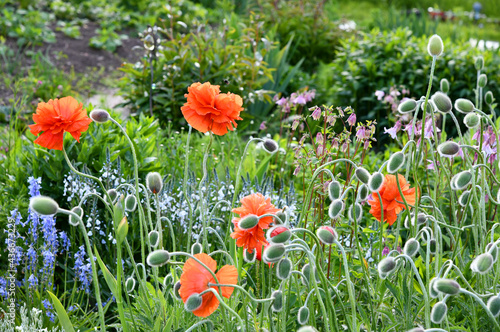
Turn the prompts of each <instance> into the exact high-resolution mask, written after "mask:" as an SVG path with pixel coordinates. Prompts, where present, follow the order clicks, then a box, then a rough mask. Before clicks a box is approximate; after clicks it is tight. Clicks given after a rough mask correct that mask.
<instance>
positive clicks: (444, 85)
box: [439, 78, 450, 93]
mask: <svg viewBox="0 0 500 332" xmlns="http://www.w3.org/2000/svg"><path fill="white" fill-rule="evenodd" d="M439 88H440V90H441V92H443V93H448V91H450V82H449V81H448V80H447V79H446V78H443V79H442V80H441V82H439Z"/></svg>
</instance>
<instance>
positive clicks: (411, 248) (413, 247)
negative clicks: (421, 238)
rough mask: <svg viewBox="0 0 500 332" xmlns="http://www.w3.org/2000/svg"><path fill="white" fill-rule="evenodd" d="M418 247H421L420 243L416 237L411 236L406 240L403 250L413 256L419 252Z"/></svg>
mask: <svg viewBox="0 0 500 332" xmlns="http://www.w3.org/2000/svg"><path fill="white" fill-rule="evenodd" d="M418 249H420V243H419V242H418V241H417V240H415V238H411V239H408V241H406V243H405V246H404V248H403V252H404V254H405V255H408V256H410V257H413V256H415V255H416V254H417V253H418Z"/></svg>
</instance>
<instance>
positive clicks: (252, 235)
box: [231, 193, 281, 252]
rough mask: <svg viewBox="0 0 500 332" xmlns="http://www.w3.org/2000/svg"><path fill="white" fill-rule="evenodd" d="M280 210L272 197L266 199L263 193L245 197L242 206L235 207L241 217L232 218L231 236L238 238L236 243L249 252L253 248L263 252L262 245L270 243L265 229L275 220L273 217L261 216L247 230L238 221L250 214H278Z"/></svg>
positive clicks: (258, 215) (235, 211) (234, 210)
mask: <svg viewBox="0 0 500 332" xmlns="http://www.w3.org/2000/svg"><path fill="white" fill-rule="evenodd" d="M279 211H281V210H280V209H277V208H276V207H275V206H274V205H273V204H271V199H270V198H267V199H266V198H265V197H264V196H263V195H262V194H259V193H257V194H251V195H248V196H245V197H243V198H242V199H241V207H239V208H236V209H233V212H234V213H236V214H239V215H240V217H239V218H233V220H232V222H233V224H234V232H233V233H231V237H232V238H233V239H236V245H237V246H238V247H243V248H245V249H247V250H248V252H251V251H253V249H256V250H257V252H258V251H259V250H260V251H261V252H262V246H265V245H266V244H268V243H267V241H266V236H265V233H264V230H265V229H268V228H269V225H270V224H271V223H272V222H273V217H263V218H260V219H259V223H258V224H257V225H256V226H255V227H253V228H250V229H245V230H243V229H241V228H239V227H238V223H239V221H240V220H241V218H243V217H245V216H247V215H249V214H253V215H256V216H257V217H260V216H262V215H264V214H276V213H277V212H279Z"/></svg>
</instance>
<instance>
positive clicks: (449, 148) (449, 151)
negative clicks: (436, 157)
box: [437, 141, 460, 157]
mask: <svg viewBox="0 0 500 332" xmlns="http://www.w3.org/2000/svg"><path fill="white" fill-rule="evenodd" d="M437 150H438V152H439V154H440V155H442V156H445V157H453V156H455V155H456V154H457V153H458V151H460V145H458V144H457V143H455V142H453V141H447V142H444V143H441V144H439V146H438V148H437Z"/></svg>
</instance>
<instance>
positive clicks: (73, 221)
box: [69, 206, 83, 226]
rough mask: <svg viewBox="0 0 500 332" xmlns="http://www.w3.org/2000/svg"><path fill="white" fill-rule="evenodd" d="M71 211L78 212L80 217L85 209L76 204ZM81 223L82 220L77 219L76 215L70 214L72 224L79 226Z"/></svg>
mask: <svg viewBox="0 0 500 332" xmlns="http://www.w3.org/2000/svg"><path fill="white" fill-rule="evenodd" d="M71 212H73V213H75V214H77V215H78V216H79V217H80V219H81V218H82V217H83V209H82V208H81V207H79V206H75V207H74V208H72V209H71ZM79 223H80V220H79V219H77V218H76V217H75V216H72V215H70V216H69V224H70V225H71V226H78V224H79Z"/></svg>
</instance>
